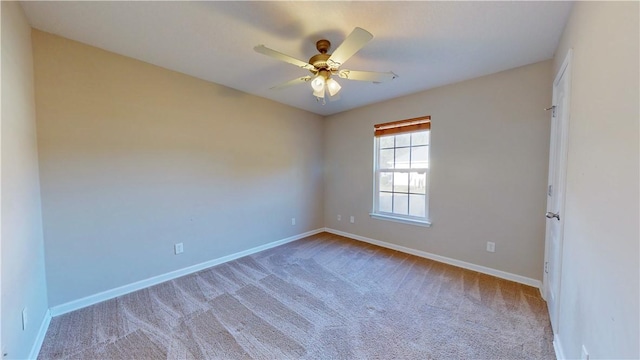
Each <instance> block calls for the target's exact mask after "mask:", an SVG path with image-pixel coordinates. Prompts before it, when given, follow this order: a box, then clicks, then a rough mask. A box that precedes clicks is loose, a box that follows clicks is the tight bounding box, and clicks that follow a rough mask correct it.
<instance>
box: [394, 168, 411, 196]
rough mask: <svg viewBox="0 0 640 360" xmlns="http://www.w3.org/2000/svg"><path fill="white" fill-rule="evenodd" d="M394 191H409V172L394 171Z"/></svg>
mask: <svg viewBox="0 0 640 360" xmlns="http://www.w3.org/2000/svg"><path fill="white" fill-rule="evenodd" d="M393 191H395V192H401V193H408V192H409V173H393Z"/></svg>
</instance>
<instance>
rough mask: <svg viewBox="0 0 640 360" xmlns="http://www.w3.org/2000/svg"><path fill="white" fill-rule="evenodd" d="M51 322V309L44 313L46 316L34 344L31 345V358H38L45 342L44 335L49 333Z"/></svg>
mask: <svg viewBox="0 0 640 360" xmlns="http://www.w3.org/2000/svg"><path fill="white" fill-rule="evenodd" d="M49 323H51V311H50V310H47V311H46V312H45V313H44V318H43V319H42V323H41V324H40V329H39V330H38V335H37V336H36V340H35V341H34V342H33V346H32V347H31V352H30V353H29V359H37V358H38V354H39V353H40V348H42V343H43V342H44V337H45V336H46V335H47V330H48V329H49Z"/></svg>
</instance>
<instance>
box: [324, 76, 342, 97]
mask: <svg viewBox="0 0 640 360" xmlns="http://www.w3.org/2000/svg"><path fill="white" fill-rule="evenodd" d="M340 89H342V86H340V84H338V82H337V81H335V80H333V79H329V80H327V90H329V95H331V96H334V95H335V94H337V93H338V91H340Z"/></svg>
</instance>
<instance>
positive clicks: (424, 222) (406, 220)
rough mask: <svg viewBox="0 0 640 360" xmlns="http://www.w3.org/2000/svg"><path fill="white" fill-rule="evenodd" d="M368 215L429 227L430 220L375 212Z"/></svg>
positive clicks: (379, 218)
mask: <svg viewBox="0 0 640 360" xmlns="http://www.w3.org/2000/svg"><path fill="white" fill-rule="evenodd" d="M369 216H371V218H373V219H378V220H387V221H393V222H398V223H402V224H408V225H416V226H422V227H431V222H429V221H421V220H413V219H405V218H401V217H396V216H389V215H381V214H375V213H370V214H369Z"/></svg>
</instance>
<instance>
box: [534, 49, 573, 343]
mask: <svg viewBox="0 0 640 360" xmlns="http://www.w3.org/2000/svg"><path fill="white" fill-rule="evenodd" d="M570 75H571V50H570V51H569V53H568V54H567V57H566V58H565V61H564V63H563V64H562V67H561V68H560V71H558V75H557V76H556V79H555V81H554V82H553V107H552V109H551V141H550V149H549V186H548V188H547V213H546V214H545V216H546V218H547V231H546V242H545V263H544V278H543V282H544V292H545V297H546V300H547V306H548V307H549V317H550V319H551V325H552V328H553V331H554V333H555V334H558V333H559V329H558V305H559V302H560V282H561V279H562V235H563V226H564V197H565V180H566V173H567V171H566V169H567V140H568V133H569V90H570V85H571V83H570ZM541 215H542V214H541Z"/></svg>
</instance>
